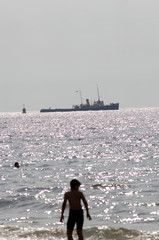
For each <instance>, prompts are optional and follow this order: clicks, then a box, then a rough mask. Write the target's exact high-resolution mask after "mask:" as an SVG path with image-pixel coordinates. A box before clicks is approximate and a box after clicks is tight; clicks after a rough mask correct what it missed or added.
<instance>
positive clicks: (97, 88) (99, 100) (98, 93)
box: [97, 85, 100, 102]
mask: <svg viewBox="0 0 159 240" xmlns="http://www.w3.org/2000/svg"><path fill="white" fill-rule="evenodd" d="M97 94H98V102H100V96H99V89H98V85H97Z"/></svg>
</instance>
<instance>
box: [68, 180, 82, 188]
mask: <svg viewBox="0 0 159 240" xmlns="http://www.w3.org/2000/svg"><path fill="white" fill-rule="evenodd" d="M80 185H81V183H80V182H79V181H78V180H77V179H72V180H71V182H70V186H71V188H75V186H80Z"/></svg>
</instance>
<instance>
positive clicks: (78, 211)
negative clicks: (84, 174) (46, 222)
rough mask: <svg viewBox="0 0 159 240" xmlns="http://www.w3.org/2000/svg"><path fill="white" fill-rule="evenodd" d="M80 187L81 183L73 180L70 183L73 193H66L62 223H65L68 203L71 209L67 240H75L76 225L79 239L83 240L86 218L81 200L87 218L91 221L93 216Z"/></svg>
mask: <svg viewBox="0 0 159 240" xmlns="http://www.w3.org/2000/svg"><path fill="white" fill-rule="evenodd" d="M80 185H81V183H80V182H79V181H78V180H76V179H73V180H72V181H71V182H70V186H71V191H69V192H66V193H65V194H64V200H63V204H62V212H61V218H60V222H63V220H64V211H65V208H66V203H67V201H68V202H69V208H70V210H69V217H68V221H67V239H68V240H73V238H72V233H73V229H74V226H75V224H76V226H77V235H78V239H79V240H83V233H82V227H83V222H84V216H83V209H82V205H81V200H82V201H83V203H84V206H85V209H86V214H87V218H88V219H89V220H91V216H90V214H89V210H88V203H87V201H86V199H85V196H84V194H83V193H82V192H80V191H79V187H80Z"/></svg>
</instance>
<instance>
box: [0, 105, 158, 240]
mask: <svg viewBox="0 0 159 240" xmlns="http://www.w3.org/2000/svg"><path fill="white" fill-rule="evenodd" d="M158 117H159V109H158V108H153V109H151V108H147V109H123V110H119V111H99V112H74V113H43V114H42V113H37V112H30V113H27V114H21V113H0V179H1V181H0V185H1V188H0V189H1V190H0V192H1V194H0V226H1V231H0V232H1V233H0V239H26V238H27V239H66V238H65V233H66V232H65V228H66V221H67V216H68V207H67V209H66V213H65V221H64V224H60V223H59V218H60V211H61V210H60V209H61V204H62V200H63V194H64V192H65V191H67V190H68V189H69V182H70V180H71V179H72V178H77V179H79V181H81V182H82V186H81V190H82V191H83V193H84V194H85V196H86V198H87V200H88V204H89V206H90V213H91V216H92V221H88V220H87V219H85V223H84V229H85V230H84V235H85V239H122V240H124V239H155V240H156V239H159V227H158V226H159V189H158V181H159V164H158V163H159V150H158V149H159V120H158V119H159V118H158ZM16 161H18V162H19V163H20V168H19V169H15V168H14V162H16ZM75 237H76V236H75Z"/></svg>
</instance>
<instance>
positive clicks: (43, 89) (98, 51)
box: [0, 0, 159, 112]
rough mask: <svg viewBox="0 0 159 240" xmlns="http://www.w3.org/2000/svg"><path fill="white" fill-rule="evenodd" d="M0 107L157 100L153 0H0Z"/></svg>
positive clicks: (158, 29) (157, 27)
mask: <svg viewBox="0 0 159 240" xmlns="http://www.w3.org/2000/svg"><path fill="white" fill-rule="evenodd" d="M0 66H1V68H0V112H6V111H21V109H22V105H23V103H25V105H26V108H27V110H28V111H39V110H40V109H41V108H45V107H53V108H56V107H71V106H72V105H73V104H78V103H80V97H79V94H78V93H76V91H77V90H78V89H81V92H82V97H83V100H85V98H89V99H90V100H92V101H93V100H96V99H97V91H96V85H97V84H98V86H99V91H100V96H101V98H102V100H104V102H105V103H110V102H119V103H120V107H122V108H126V107H158V106H159V94H158V90H159V1H158V0H78V1H77V0H56V1H55V0H14V1H13V0H7V1H5V0H1V1H0Z"/></svg>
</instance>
